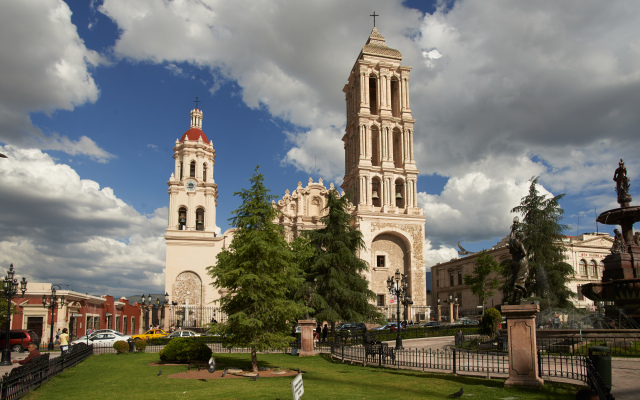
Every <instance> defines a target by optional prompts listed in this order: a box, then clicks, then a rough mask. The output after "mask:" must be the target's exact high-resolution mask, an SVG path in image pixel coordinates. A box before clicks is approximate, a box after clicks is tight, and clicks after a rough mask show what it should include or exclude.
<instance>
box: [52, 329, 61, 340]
mask: <svg viewBox="0 0 640 400" xmlns="http://www.w3.org/2000/svg"><path fill="white" fill-rule="evenodd" d="M61 333H62V332H60V328H58V332H56V340H55V342H53V344H60V334H61Z"/></svg>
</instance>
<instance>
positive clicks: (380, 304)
mask: <svg viewBox="0 0 640 400" xmlns="http://www.w3.org/2000/svg"><path fill="white" fill-rule="evenodd" d="M386 305H387V303H386V302H385V295H384V294H379V295H378V307H384V306H386Z"/></svg>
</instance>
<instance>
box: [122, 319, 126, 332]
mask: <svg viewBox="0 0 640 400" xmlns="http://www.w3.org/2000/svg"><path fill="white" fill-rule="evenodd" d="M122 333H124V334H125V335H126V334H127V316H126V315H125V316H124V317H122Z"/></svg>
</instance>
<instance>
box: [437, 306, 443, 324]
mask: <svg viewBox="0 0 640 400" xmlns="http://www.w3.org/2000/svg"><path fill="white" fill-rule="evenodd" d="M441 321H442V306H441V305H440V304H438V322H441Z"/></svg>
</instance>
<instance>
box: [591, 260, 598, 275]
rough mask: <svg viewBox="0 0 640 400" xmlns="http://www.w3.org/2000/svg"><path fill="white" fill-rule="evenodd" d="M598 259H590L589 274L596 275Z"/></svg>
mask: <svg viewBox="0 0 640 400" xmlns="http://www.w3.org/2000/svg"><path fill="white" fill-rule="evenodd" d="M596 273H597V271H596V261H595V260H591V261H589V276H594V277H595V276H596Z"/></svg>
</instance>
